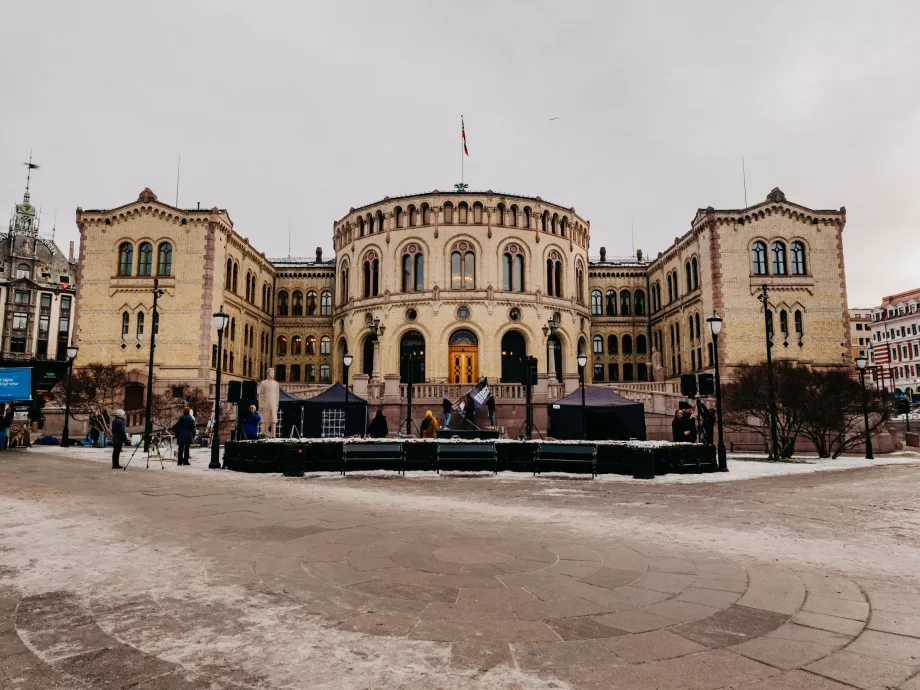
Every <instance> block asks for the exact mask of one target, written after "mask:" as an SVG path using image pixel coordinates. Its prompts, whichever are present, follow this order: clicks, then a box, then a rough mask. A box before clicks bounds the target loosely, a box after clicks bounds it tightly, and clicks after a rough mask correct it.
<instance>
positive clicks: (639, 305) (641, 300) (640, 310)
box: [633, 290, 645, 316]
mask: <svg viewBox="0 0 920 690" xmlns="http://www.w3.org/2000/svg"><path fill="white" fill-rule="evenodd" d="M633 303H634V304H635V306H636V310H635V311H636V316H645V292H644V291H643V290H636V292H635V293H634V295H633Z"/></svg>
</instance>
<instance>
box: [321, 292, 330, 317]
mask: <svg viewBox="0 0 920 690" xmlns="http://www.w3.org/2000/svg"><path fill="white" fill-rule="evenodd" d="M319 315H320V316H332V293H331V292H329V290H323V291H322V293H321V294H320V296H319Z"/></svg>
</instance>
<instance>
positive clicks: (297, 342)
mask: <svg viewBox="0 0 920 690" xmlns="http://www.w3.org/2000/svg"><path fill="white" fill-rule="evenodd" d="M302 352H303V338H301V337H300V336H299V335H295V336H294V337H293V338H291V354H292V355H299V354H302ZM278 354H281V353H280V352H279V353H278Z"/></svg>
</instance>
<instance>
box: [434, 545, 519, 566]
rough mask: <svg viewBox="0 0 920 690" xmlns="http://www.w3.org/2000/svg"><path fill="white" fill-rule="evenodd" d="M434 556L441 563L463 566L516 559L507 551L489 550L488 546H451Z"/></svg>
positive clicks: (438, 551)
mask: <svg viewBox="0 0 920 690" xmlns="http://www.w3.org/2000/svg"><path fill="white" fill-rule="evenodd" d="M433 555H434V557H435V558H437V559H438V560H440V561H447V562H448V563H459V564H461V565H486V564H495V563H505V562H506V561H510V560H512V559H513V558H514V556H512V555H511V554H510V553H507V552H506V551H500V550H498V549H493V548H489V547H488V546H465V547H464V546H449V547H447V548H444V549H438V550H437V551H435V552H434V554H433Z"/></svg>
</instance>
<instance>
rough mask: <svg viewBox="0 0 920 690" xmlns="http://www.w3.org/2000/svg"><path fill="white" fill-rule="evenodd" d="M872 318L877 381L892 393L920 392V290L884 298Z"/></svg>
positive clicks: (874, 375) (874, 376)
mask: <svg viewBox="0 0 920 690" xmlns="http://www.w3.org/2000/svg"><path fill="white" fill-rule="evenodd" d="M872 317H873V326H872V330H873V332H872V350H873V353H874V355H875V369H874V370H873V380H875V381H878V385H879V387H880V388H883V389H886V390H888V391H890V392H892V393H900V392H903V393H908V394H913V393H920V332H918V331H920V289H916V290H908V291H907V292H901V293H898V294H896V295H889V296H888V297H884V298H883V299H882V304H881V306H878V307H876V308H875V309H874V310H873V314H872Z"/></svg>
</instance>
